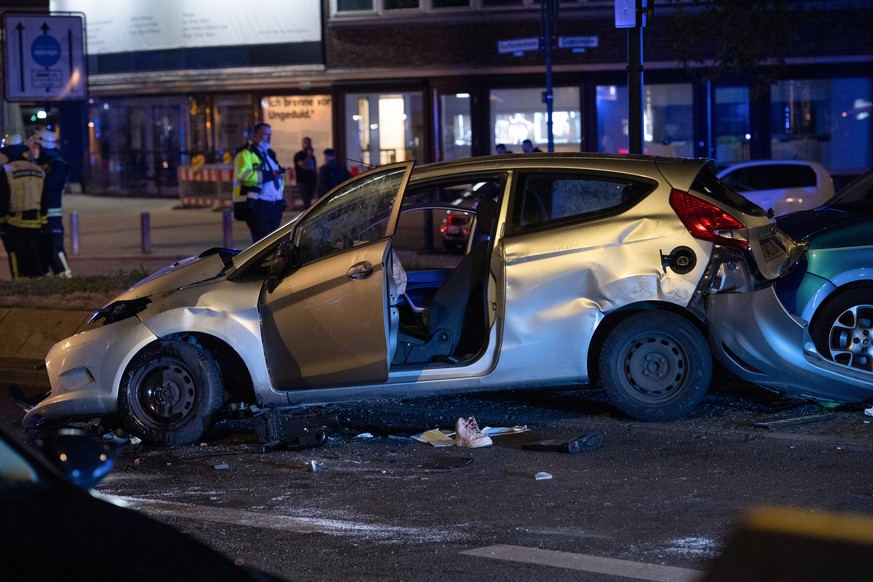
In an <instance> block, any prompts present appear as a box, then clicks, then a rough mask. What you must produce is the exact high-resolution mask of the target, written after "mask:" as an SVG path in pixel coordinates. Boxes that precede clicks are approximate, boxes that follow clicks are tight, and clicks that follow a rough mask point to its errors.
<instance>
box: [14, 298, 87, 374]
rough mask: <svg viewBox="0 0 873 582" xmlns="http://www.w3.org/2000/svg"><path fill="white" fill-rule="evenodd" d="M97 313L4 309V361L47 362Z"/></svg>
mask: <svg viewBox="0 0 873 582" xmlns="http://www.w3.org/2000/svg"><path fill="white" fill-rule="evenodd" d="M92 314H93V311H66V310H60V309H27V308H16V307H12V308H9V307H3V308H0V359H23V360H31V361H32V360H39V361H42V360H44V359H45V356H46V354H48V351H49V349H51V347H52V346H53V345H54V344H56V343H57V342H59V341H61V340H62V339H66V338H68V337H70V336H71V335H73V334H76V333H78V332H80V331H82V330H83V329H84V327H85V323H86V322H87V321H88V318H89V317H91V315H92Z"/></svg>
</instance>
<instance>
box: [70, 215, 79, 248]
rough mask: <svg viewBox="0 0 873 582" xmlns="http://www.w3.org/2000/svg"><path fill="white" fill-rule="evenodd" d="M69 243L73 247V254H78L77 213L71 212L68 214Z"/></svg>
mask: <svg viewBox="0 0 873 582" xmlns="http://www.w3.org/2000/svg"><path fill="white" fill-rule="evenodd" d="M70 243H71V244H72V246H73V254H74V255H78V254H79V213H78V212H77V211H75V210H74V211H72V212H71V213H70Z"/></svg>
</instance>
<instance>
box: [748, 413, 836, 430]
mask: <svg viewBox="0 0 873 582" xmlns="http://www.w3.org/2000/svg"><path fill="white" fill-rule="evenodd" d="M834 418H836V417H835V416H834V415H833V414H808V415H805V416H795V417H792V418H783V419H780V420H767V421H762V422H753V423H752V426H754V427H755V428H766V429H768V430H779V429H780V428H783V427H786V426H797V425H799V424H808V423H811V422H821V421H823V420H833V419H834Z"/></svg>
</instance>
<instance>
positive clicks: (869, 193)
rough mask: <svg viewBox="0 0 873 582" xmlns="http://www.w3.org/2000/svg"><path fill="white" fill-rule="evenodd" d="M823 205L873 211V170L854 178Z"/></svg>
mask: <svg viewBox="0 0 873 582" xmlns="http://www.w3.org/2000/svg"><path fill="white" fill-rule="evenodd" d="M824 205H825V206H829V207H831V208H836V209H837V210H844V211H846V212H869V211H873V170H869V171H868V172H867V173H865V174H862V175H861V176H860V177H858V178H856V179H855V180H854V181H852V182H851V183H850V184H849V185H848V186H846V187H845V188H843V189H842V190H840V191H839V193H838V194H837V195H836V196H834V197H833V198H831V199H830V200H828V201H827V202H826V203H825V204H824Z"/></svg>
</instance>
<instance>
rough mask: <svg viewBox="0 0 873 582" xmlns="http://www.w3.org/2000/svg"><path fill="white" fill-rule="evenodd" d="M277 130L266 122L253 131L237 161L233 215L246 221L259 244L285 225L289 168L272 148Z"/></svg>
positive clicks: (234, 170) (235, 162)
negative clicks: (284, 216)
mask: <svg viewBox="0 0 873 582" xmlns="http://www.w3.org/2000/svg"><path fill="white" fill-rule="evenodd" d="M272 135H273V131H272V129H271V128H270V126H269V125H268V124H266V123H258V124H257V125H255V126H254V127H253V128H252V141H251V143H249V144H248V145H246V147H244V148H243V149H241V150H240V151H239V152H238V153H237V154H236V156H235V157H234V159H233V216H234V218H236V219H237V220H244V221H245V222H246V224H247V225H248V227H249V230H250V231H251V234H252V242H258V241H259V240H261V239H262V238H264V237H265V236H267V235H268V234H270V233H271V232H273V231H274V230H276V229H277V228H279V225H280V224H281V223H282V212H283V211H284V210H285V206H286V203H285V179H284V175H285V169H284V168H282V166H280V165H279V162H278V161H277V160H276V152H274V151H273V150H272V149H270V138H271V137H272Z"/></svg>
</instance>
